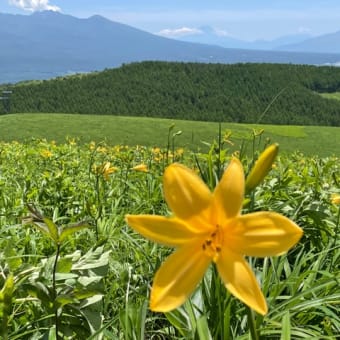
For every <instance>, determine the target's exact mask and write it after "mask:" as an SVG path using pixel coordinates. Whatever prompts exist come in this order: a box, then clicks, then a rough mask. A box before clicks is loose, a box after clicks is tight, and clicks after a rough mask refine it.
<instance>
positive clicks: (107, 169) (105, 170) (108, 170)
mask: <svg viewBox="0 0 340 340" xmlns="http://www.w3.org/2000/svg"><path fill="white" fill-rule="evenodd" d="M117 170H118V169H117V167H115V166H111V163H110V162H106V163H105V164H104V165H103V166H102V174H103V177H104V179H105V180H106V181H108V180H109V176H110V175H111V174H112V173H114V172H116V171H117Z"/></svg>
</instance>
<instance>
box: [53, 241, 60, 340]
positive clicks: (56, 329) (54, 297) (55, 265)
mask: <svg viewBox="0 0 340 340" xmlns="http://www.w3.org/2000/svg"><path fill="white" fill-rule="evenodd" d="M59 254H60V244H57V252H56V254H55V260H54V265H53V273H52V290H53V303H54V309H55V311H54V323H55V336H56V339H57V340H59V339H60V337H59V316H58V308H57V306H56V302H55V300H56V298H57V287H56V279H55V277H56V272H57V264H58V259H59Z"/></svg>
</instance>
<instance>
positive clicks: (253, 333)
mask: <svg viewBox="0 0 340 340" xmlns="http://www.w3.org/2000/svg"><path fill="white" fill-rule="evenodd" d="M247 312H248V325H249V330H250V334H251V338H252V340H259V339H260V337H259V334H258V331H257V329H256V323H255V316H254V311H253V310H252V309H251V308H250V307H247Z"/></svg>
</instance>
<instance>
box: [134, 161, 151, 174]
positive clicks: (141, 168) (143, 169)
mask: <svg viewBox="0 0 340 340" xmlns="http://www.w3.org/2000/svg"><path fill="white" fill-rule="evenodd" d="M131 170H134V171H140V172H148V171H149V169H148V166H147V165H146V164H143V163H142V164H139V165H136V166H134V167H133V168H131Z"/></svg>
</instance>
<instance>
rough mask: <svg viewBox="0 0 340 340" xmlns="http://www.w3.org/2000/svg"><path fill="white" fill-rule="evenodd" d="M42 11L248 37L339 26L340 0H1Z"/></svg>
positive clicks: (12, 7) (164, 30)
mask: <svg viewBox="0 0 340 340" xmlns="http://www.w3.org/2000/svg"><path fill="white" fill-rule="evenodd" d="M44 9H51V10H58V11H61V12H62V13H65V14H70V15H74V16H76V17H81V18H87V17H89V16H91V15H94V14H99V15H103V16H104V17H106V18H108V19H110V20H113V21H118V22H121V23H125V24H128V25H131V26H134V27H137V28H140V29H143V30H145V31H148V32H151V33H156V34H163V35H166V36H168V37H176V36H178V35H184V34H189V33H191V34H194V33H196V34H199V32H200V30H199V28H200V27H202V26H211V27H212V28H214V29H215V31H216V32H218V33H219V34H221V35H226V36H231V37H234V38H238V39H243V40H248V41H251V40H256V39H267V40H270V39H274V38H277V37H279V36H283V35H290V34H298V33H307V34H310V35H313V36H317V35H321V34H325V33H330V32H335V31H339V30H340V0H324V1H315V0H258V1H257V0H234V1H229V0H209V1H208V0H204V1H203V0H202V1H201V0H169V1H167V0H163V1H162V0H157V1H156V0H149V1H147V0H146V1H141V0H130V1H129V0H120V1H115V0H0V12H4V13H14V14H29V13H32V12H33V11H35V10H44Z"/></svg>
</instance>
